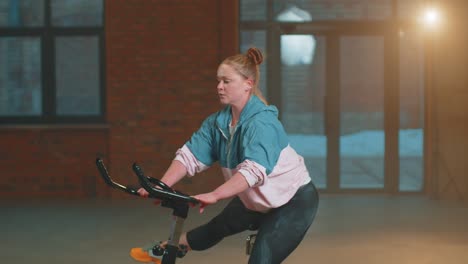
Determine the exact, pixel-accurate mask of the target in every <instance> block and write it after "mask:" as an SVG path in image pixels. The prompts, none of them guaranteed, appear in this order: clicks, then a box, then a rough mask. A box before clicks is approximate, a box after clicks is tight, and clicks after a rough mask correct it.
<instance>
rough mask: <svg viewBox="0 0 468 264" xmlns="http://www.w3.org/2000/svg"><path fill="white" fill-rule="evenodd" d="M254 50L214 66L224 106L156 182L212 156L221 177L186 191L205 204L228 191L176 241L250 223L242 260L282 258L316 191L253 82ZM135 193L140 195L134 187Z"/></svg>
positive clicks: (304, 226) (222, 233)
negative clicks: (212, 213) (248, 247)
mask: <svg viewBox="0 0 468 264" xmlns="http://www.w3.org/2000/svg"><path fill="white" fill-rule="evenodd" d="M262 61H263V55H262V53H261V51H260V50H258V49H256V48H250V49H249V50H248V51H247V52H246V54H237V55H234V56H231V57H228V58H226V59H225V60H224V61H223V62H222V63H221V64H220V65H219V67H218V71H217V79H218V86H217V93H218V96H219V100H220V102H221V103H222V104H223V105H225V107H224V108H223V109H222V110H220V111H218V112H216V113H214V114H212V115H210V116H209V117H208V118H207V119H206V120H205V121H204V122H203V124H202V125H201V128H200V129H199V130H198V131H196V132H195V133H194V134H193V135H192V137H191V138H190V140H189V141H187V142H186V143H185V144H184V146H182V147H181V148H180V149H179V150H178V151H177V153H176V157H175V159H174V160H173V162H172V163H171V165H170V166H169V168H168V170H167V171H166V173H165V174H164V176H163V177H162V179H161V181H163V182H164V183H166V184H167V185H168V186H173V185H174V184H175V183H177V182H178V181H179V180H181V179H182V178H183V177H185V176H186V175H188V176H189V177H190V176H193V175H195V174H196V173H199V172H201V171H203V170H205V169H207V168H208V167H210V166H211V165H212V164H213V163H215V162H216V161H217V162H219V163H220V165H221V167H222V173H223V175H224V178H225V183H223V184H222V185H220V186H219V187H218V188H216V189H215V190H213V191H212V192H208V193H203V194H198V195H195V196H193V197H194V198H196V199H198V200H199V201H200V212H203V210H204V209H205V207H206V206H208V205H211V204H214V203H216V202H218V201H220V200H223V199H229V198H233V199H232V200H231V201H230V202H229V203H228V205H227V206H226V208H224V210H223V211H222V212H221V213H220V214H219V215H217V216H216V217H215V218H213V219H212V220H211V221H209V222H208V223H206V224H204V225H202V226H200V227H197V228H195V229H193V230H191V231H188V232H186V233H183V234H182V236H181V238H180V242H179V244H180V245H185V246H186V247H188V249H189V250H205V249H208V248H210V247H212V246H214V245H216V244H217V243H218V242H220V241H221V240H222V239H223V238H224V237H227V236H230V235H233V234H236V233H239V232H242V231H246V230H252V229H257V228H258V232H257V236H256V240H255V244H254V247H253V249H252V252H251V255H250V258H249V263H255V264H258V263H268V264H274V263H281V262H282V261H283V260H284V259H286V257H288V256H289V255H290V254H291V252H293V251H294V249H295V248H296V247H297V246H298V245H299V243H300V242H301V241H302V239H303V238H304V235H305V234H306V232H307V230H308V229H309V227H310V225H311V224H312V222H313V219H314V217H315V214H316V212H317V208H318V200H319V199H318V193H317V190H316V188H315V186H314V184H313V183H312V181H311V178H310V176H309V173H308V171H307V168H306V166H305V165H304V159H303V158H302V157H301V156H300V155H298V154H297V153H296V152H295V150H294V149H293V148H292V147H291V146H290V145H289V143H288V137H287V134H286V132H285V131H284V128H283V126H282V124H281V123H280V121H279V120H278V118H277V116H278V110H277V109H276V107H274V106H269V105H268V104H267V102H266V100H265V99H264V98H263V96H262V95H261V92H260V90H259V88H258V81H259V78H260V76H259V65H260V64H261V63H262ZM138 192H139V193H140V195H141V196H147V195H148V193H147V192H146V191H145V190H144V189H139V190H138Z"/></svg>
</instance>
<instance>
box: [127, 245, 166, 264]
mask: <svg viewBox="0 0 468 264" xmlns="http://www.w3.org/2000/svg"><path fill="white" fill-rule="evenodd" d="M130 256H131V257H132V258H133V259H134V260H136V261H139V262H153V263H155V264H161V259H159V258H158V257H156V256H154V255H152V254H151V255H150V253H149V252H148V251H145V250H143V249H142V248H132V249H131V250H130Z"/></svg>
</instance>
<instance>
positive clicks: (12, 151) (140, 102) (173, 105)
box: [0, 0, 238, 197]
mask: <svg viewBox="0 0 468 264" xmlns="http://www.w3.org/2000/svg"><path fill="white" fill-rule="evenodd" d="M236 10H237V2H236V1H217V0H197V1H192V0H106V1H105V33H106V40H105V42H106V43H105V45H106V65H105V68H106V98H107V100H106V101H107V102H106V104H107V110H106V111H107V124H106V125H104V127H103V128H100V127H97V128H96V127H94V128H92V127H91V128H88V129H80V128H73V127H39V128H34V127H23V128H21V127H14V128H8V129H7V128H0V135H1V137H0V157H1V159H0V168H1V176H0V197H5V196H8V197H21V196H23V195H26V191H28V192H29V193H27V195H28V196H29V197H94V196H109V195H110V196H116V197H120V196H122V197H125V195H124V194H120V193H119V192H117V191H112V190H109V188H107V187H106V186H104V184H103V183H102V181H101V180H100V179H98V178H97V176H98V175H97V170H96V168H95V166H94V159H95V158H96V156H102V157H103V158H104V161H105V162H106V165H107V167H108V169H109V173H110V174H111V175H112V176H113V177H114V178H115V179H116V180H117V181H119V182H122V183H125V184H130V183H136V182H137V180H136V178H135V176H134V175H133V173H132V170H131V165H132V163H133V162H135V161H136V162H138V163H139V164H140V165H141V166H142V167H143V169H144V170H145V172H146V173H147V174H148V175H151V176H153V177H156V178H160V177H161V176H162V174H163V173H164V171H165V169H166V168H167V166H168V165H169V164H170V162H171V160H172V159H173V157H174V153H175V151H176V150H177V149H178V148H179V147H180V146H182V145H183V143H184V142H185V141H186V140H187V139H188V138H189V136H190V135H191V134H192V133H193V132H194V131H195V130H196V129H197V128H198V127H199V125H200V124H201V122H202V121H203V119H204V118H205V117H207V116H208V115H209V114H210V113H211V112H213V111H216V110H217V109H218V108H219V104H218V101H217V98H216V90H215V89H216V69H217V66H218V64H219V62H221V60H222V59H223V58H224V57H225V56H227V55H232V54H233V53H236V52H237V47H238V42H237V34H238V33H237V27H238V25H237V11H236ZM221 182H222V179H221V175H220V173H219V171H218V170H216V168H212V169H210V170H208V171H207V172H205V173H203V174H202V175H199V176H198V177H197V178H194V179H186V180H184V181H182V182H181V183H179V184H178V185H177V186H176V188H177V189H179V190H181V191H185V192H188V193H191V194H195V193H198V192H202V191H208V190H210V189H211V188H213V187H214V186H216V185H217V184H219V183H221ZM22 185H27V186H28V188H29V189H28V190H25V189H23V188H22V187H21V186H22ZM31 186H32V187H31Z"/></svg>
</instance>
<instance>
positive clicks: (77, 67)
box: [56, 37, 100, 115]
mask: <svg viewBox="0 0 468 264" xmlns="http://www.w3.org/2000/svg"><path fill="white" fill-rule="evenodd" d="M98 44H99V40H98V37H58V38H57V39H56V52H57V53H56V82H57V91H56V92H57V114H58V115H99V114H100V84H99V82H100V80H99V72H100V69H99V45H98Z"/></svg>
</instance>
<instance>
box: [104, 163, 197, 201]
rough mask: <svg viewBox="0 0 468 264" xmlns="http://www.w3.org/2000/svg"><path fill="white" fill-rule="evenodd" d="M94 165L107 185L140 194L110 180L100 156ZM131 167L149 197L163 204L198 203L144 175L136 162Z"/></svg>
mask: <svg viewBox="0 0 468 264" xmlns="http://www.w3.org/2000/svg"><path fill="white" fill-rule="evenodd" d="M96 166H97V167H98V170H99V172H100V174H101V177H102V178H103V179H104V182H105V183H106V184H107V185H109V186H111V187H113V188H116V189H119V190H121V191H124V192H126V193H128V194H132V195H137V196H140V194H139V193H138V192H137V190H135V189H133V188H130V187H127V186H125V185H122V184H120V183H118V182H115V181H114V180H112V178H111V177H110V176H109V173H108V171H107V169H106V166H105V165H104V162H103V161H102V159H100V158H97V159H96ZM132 167H133V171H134V172H135V174H136V175H137V176H138V179H139V182H140V184H141V186H142V187H143V188H144V189H145V190H146V191H147V192H148V193H149V197H150V198H155V199H160V200H162V201H163V204H164V202H166V203H167V202H169V203H172V202H175V203H179V202H181V203H184V204H189V203H191V204H198V203H199V201H198V200H197V199H195V198H193V197H190V196H188V195H186V194H184V193H181V192H179V191H176V190H174V189H172V188H171V187H169V186H168V185H167V184H165V183H164V182H162V181H160V180H158V179H156V178H152V177H149V176H145V175H144V173H143V170H142V169H141V167H140V166H138V165H137V164H136V163H134V164H133V166H132ZM151 184H155V185H157V186H159V187H160V188H161V189H159V188H155V187H153V186H152V185H151Z"/></svg>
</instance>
